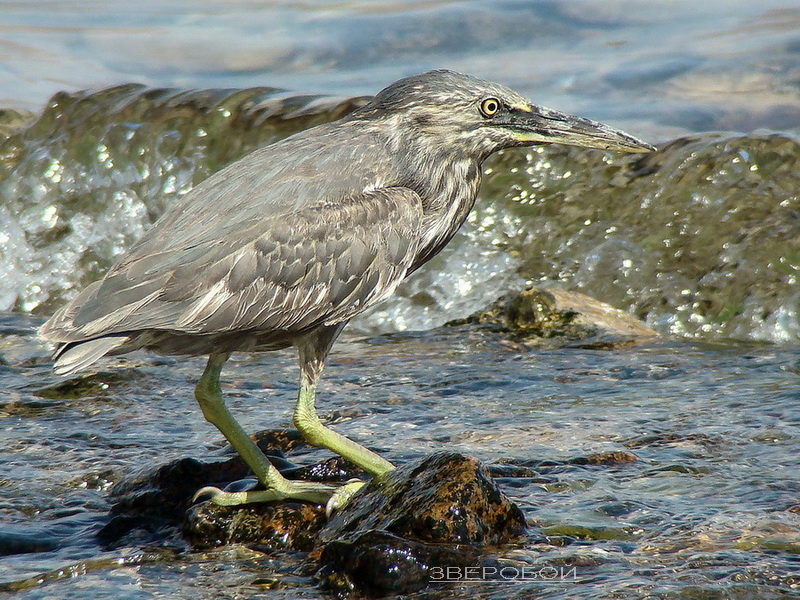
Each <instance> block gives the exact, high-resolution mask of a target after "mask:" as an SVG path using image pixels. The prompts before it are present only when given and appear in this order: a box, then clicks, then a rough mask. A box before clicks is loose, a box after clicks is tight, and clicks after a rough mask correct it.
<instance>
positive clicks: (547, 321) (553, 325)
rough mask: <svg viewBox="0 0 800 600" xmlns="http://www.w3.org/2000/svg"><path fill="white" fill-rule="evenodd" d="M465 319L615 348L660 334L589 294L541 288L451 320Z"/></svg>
mask: <svg viewBox="0 0 800 600" xmlns="http://www.w3.org/2000/svg"><path fill="white" fill-rule="evenodd" d="M461 323H476V324H481V325H494V326H500V327H501V328H503V330H505V331H506V332H507V333H509V334H510V337H511V338H512V339H513V340H515V341H518V342H522V343H524V344H525V345H535V346H540V345H545V344H551V345H552V344H553V343H554V342H555V343H558V344H565V345H566V344H569V345H573V346H575V345H578V346H580V347H598V348H611V347H617V346H621V345H628V344H631V343H639V342H643V341H647V340H652V339H653V338H655V337H657V336H658V334H657V333H656V332H655V331H653V330H652V329H650V328H649V327H647V326H646V325H645V324H644V323H643V322H641V321H640V320H639V319H637V318H636V317H634V316H632V315H629V314H628V313H626V312H625V311H622V310H619V309H618V308H614V307H613V306H611V305H610V304H606V303H605V302H601V301H600V300H596V299H594V298H592V297H591V296H587V295H586V294H581V293H580V292H572V291H566V290H559V289H545V288H539V287H530V288H527V289H525V290H524V291H522V292H520V293H518V294H509V295H507V296H504V297H502V298H500V299H498V300H497V301H495V302H494V303H493V304H492V305H491V306H489V308H487V309H486V310H485V311H483V312H481V313H477V314H474V315H472V316H470V317H468V318H467V319H464V320H462V321H454V322H453V323H452V324H461Z"/></svg>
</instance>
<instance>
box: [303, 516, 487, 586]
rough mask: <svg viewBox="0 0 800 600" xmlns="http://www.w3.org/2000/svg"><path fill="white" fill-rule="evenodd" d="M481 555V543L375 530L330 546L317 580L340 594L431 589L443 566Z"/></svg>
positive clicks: (469, 562) (467, 562)
mask: <svg viewBox="0 0 800 600" xmlns="http://www.w3.org/2000/svg"><path fill="white" fill-rule="evenodd" d="M480 558H481V553H480V550H479V549H478V548H477V547H473V546H464V545H457V544H456V545H439V544H425V543H422V542H417V541H414V540H409V539H406V538H402V537H400V536H397V535H392V534H391V533H389V532H387V531H381V530H370V531H364V532H361V533H357V534H355V535H353V536H351V537H349V538H346V539H342V540H334V541H332V542H330V543H329V544H327V545H326V546H325V548H324V549H323V551H322V556H321V558H320V563H321V564H322V565H323V566H322V567H321V568H320V570H319V571H318V572H317V578H318V579H319V580H320V582H321V586H322V587H323V589H326V590H328V591H331V592H334V593H336V594H337V595H340V596H342V595H349V594H352V593H354V592H357V593H359V594H362V595H367V596H372V597H376V596H378V597H379V596H385V595H388V594H407V593H411V592H415V591H418V590H421V589H423V588H425V587H427V586H428V584H429V583H431V581H433V580H434V579H436V578H437V569H443V568H447V567H450V568H452V567H456V568H463V567H468V566H473V565H476V564H477V563H478V561H479V560H480Z"/></svg>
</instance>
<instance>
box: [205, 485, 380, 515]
mask: <svg viewBox="0 0 800 600" xmlns="http://www.w3.org/2000/svg"><path fill="white" fill-rule="evenodd" d="M287 483H290V484H291V485H288V486H285V489H274V488H271V489H266V490H244V491H235V492H232V491H226V490H221V489H219V488H217V487H213V486H206V487H204V488H201V489H199V490H197V492H196V493H195V495H194V497H193V498H192V501H193V502H196V501H197V500H198V499H200V498H201V497H203V496H209V497H210V500H211V502H213V503H214V504H217V505H219V506H239V505H242V504H250V503H253V502H275V501H277V500H290V499H294V500H305V501H307V502H314V503H315V504H324V505H325V513H326V514H327V515H328V517H330V516H331V515H332V514H333V512H334V511H336V510H339V509H341V508H342V507H344V506H345V505H346V504H347V502H348V501H349V500H350V498H352V496H353V494H355V493H356V492H357V491H358V490H360V489H361V488H362V487H363V486H364V485H365V483H366V482H364V481H360V480H358V479H351V480H350V481H348V482H347V483H346V484H344V485H342V486H339V487H334V486H331V485H327V484H324V483H316V482H310V481H291V482H287Z"/></svg>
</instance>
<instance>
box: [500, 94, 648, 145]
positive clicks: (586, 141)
mask: <svg viewBox="0 0 800 600" xmlns="http://www.w3.org/2000/svg"><path fill="white" fill-rule="evenodd" d="M508 126H509V127H510V128H512V129H513V130H514V131H515V133H516V134H517V138H518V139H519V140H520V141H521V142H524V143H526V144H527V143H530V144H536V143H545V144H569V145H571V146H584V147H586V148H601V149H603V150H619V151H621V152H653V151H654V150H655V148H654V147H653V146H651V145H650V144H646V143H645V142H643V141H641V140H638V139H636V138H635V137H633V136H632V135H628V134H627V133H625V132H624V131H620V130H619V129H614V128H613V127H609V126H608V125H605V124H604V123H598V122H597V121H592V120H590V119H584V118H583V117H576V116H574V115H568V114H565V113H561V112H558V111H555V110H550V109H549V108H544V107H543V106H534V105H530V106H526V107H519V108H516V110H514V111H513V112H512V114H511V118H510V119H509V121H508Z"/></svg>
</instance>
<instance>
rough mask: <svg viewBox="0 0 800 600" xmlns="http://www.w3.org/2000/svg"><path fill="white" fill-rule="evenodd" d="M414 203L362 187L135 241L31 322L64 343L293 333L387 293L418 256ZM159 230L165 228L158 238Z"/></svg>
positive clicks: (407, 196)
mask: <svg viewBox="0 0 800 600" xmlns="http://www.w3.org/2000/svg"><path fill="white" fill-rule="evenodd" d="M421 219H422V203H421V200H420V198H419V196H418V195H417V194H416V193H415V192H413V191H412V190H410V189H407V188H402V187H387V188H379V189H371V190H369V191H364V192H362V193H359V194H354V195H351V196H348V197H344V198H342V199H339V200H337V201H324V202H318V203H315V204H305V205H302V206H300V207H299V208H298V209H297V210H295V211H292V212H285V213H283V214H279V215H277V216H275V217H273V218H270V217H269V216H263V217H262V219H261V220H260V222H259V223H258V225H259V227H257V226H256V224H245V225H243V226H242V227H240V228H238V229H236V228H229V229H227V231H226V232H224V233H223V234H222V235H221V237H218V238H215V239H211V238H209V236H207V235H204V239H202V240H201V241H200V242H192V241H190V242H189V243H187V244H185V247H177V248H175V247H173V248H167V249H164V250H161V251H158V252H154V253H153V252H152V245H148V244H145V245H143V246H140V247H138V248H137V249H136V250H138V252H137V251H134V252H133V253H132V255H129V256H128V257H126V258H125V259H124V260H123V261H122V262H121V263H119V264H118V265H116V266H115V267H114V268H113V269H112V270H111V271H110V272H109V274H108V275H107V276H106V277H105V279H103V280H102V281H101V282H99V283H97V284H93V285H92V286H89V287H88V288H87V289H86V290H84V292H82V293H81V294H80V295H79V296H78V297H77V298H75V300H73V301H72V302H71V303H69V304H68V305H67V306H65V307H64V308H62V309H61V310H60V311H59V312H58V313H56V315H54V316H53V318H52V319H51V320H50V321H49V322H48V323H46V324H45V326H44V327H43V328H42V331H41V333H42V335H43V336H44V337H46V338H48V339H51V340H54V341H60V342H75V341H82V340H88V339H93V338H97V337H102V336H110V335H119V334H123V333H128V332H135V331H142V330H160V331H167V332H174V333H188V334H205V335H208V334H215V333H226V332H232V331H262V332H268V331H272V330H283V331H287V332H292V331H302V330H306V329H309V328H312V327H315V326H318V325H321V324H327V325H330V324H334V323H339V322H343V321H347V320H349V319H351V318H352V317H354V316H355V315H356V314H358V313H360V312H361V311H363V310H364V309H366V308H367V307H369V306H371V305H372V304H374V303H376V302H378V301H380V300H382V299H384V298H385V297H387V296H388V295H390V294H391V293H392V292H393V291H394V289H395V288H396V287H397V285H398V284H399V282H400V281H401V280H402V279H403V278H404V277H405V275H406V273H407V272H408V270H409V269H410V267H411V265H412V264H413V262H414V259H415V256H416V253H417V251H418V240H419V236H420V223H421ZM161 237H164V233H163V232H162V233H161Z"/></svg>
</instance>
